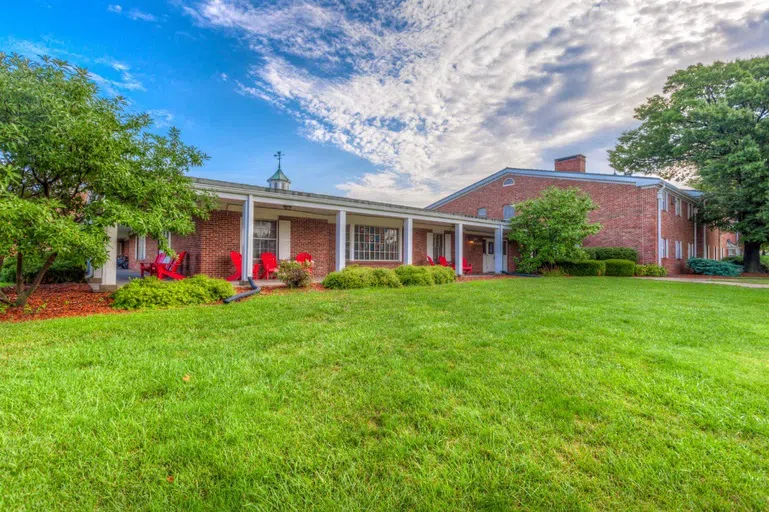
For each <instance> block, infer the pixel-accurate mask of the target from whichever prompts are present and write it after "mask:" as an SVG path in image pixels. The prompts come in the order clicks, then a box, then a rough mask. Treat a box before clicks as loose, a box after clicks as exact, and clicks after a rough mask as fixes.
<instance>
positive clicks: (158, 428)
mask: <svg viewBox="0 0 769 512" xmlns="http://www.w3.org/2000/svg"><path fill="white" fill-rule="evenodd" d="M768 312H769V291H767V290H762V289H746V288H737V287H728V286H702V285H698V284H690V283H674V282H659V281H644V280H638V279H624V280H623V279H617V278H573V279H564V278H561V279H558V278H554V279H510V280H495V281H479V282H470V283H461V284H453V285H445V286H443V287H435V288H411V289H403V290H378V291H370V290H360V291H352V292H329V293H297V294H287V295H273V296H269V297H257V298H255V299H253V300H251V301H248V302H244V303H240V304H233V305H230V306H213V307H212V306H209V307H197V308H189V309H184V310H173V311H156V312H147V313H138V314H130V315H105V316H95V317H89V318H74V319H61V320H51V321H42V322H28V323H22V324H5V325H3V324H0V509H4V510H7V509H22V508H26V509H30V510H35V509H37V510H51V509H59V510H73V509H94V508H104V509H154V510H167V509H170V508H182V509H211V510H225V509H241V508H249V507H250V508H254V509H271V508H280V509H290V510H304V509H306V508H320V509H333V510H357V509H362V508H369V509H420V510H447V509H456V508H464V509H501V510H507V509H510V508H524V507H525V508H539V509H549V510H550V509H553V508H557V509H591V508H600V509H614V510H629V509H657V508H665V509H726V508H737V509H763V510H766V509H767V508H769V498H768V496H769V322H767V320H769V314H768Z"/></svg>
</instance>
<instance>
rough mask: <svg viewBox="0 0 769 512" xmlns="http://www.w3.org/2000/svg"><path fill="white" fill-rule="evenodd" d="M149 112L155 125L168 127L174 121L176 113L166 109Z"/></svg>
mask: <svg viewBox="0 0 769 512" xmlns="http://www.w3.org/2000/svg"><path fill="white" fill-rule="evenodd" d="M147 113H148V114H149V115H150V116H151V117H152V120H153V121H154V122H155V126H157V127H158V128H168V127H169V126H171V124H172V123H173V121H174V115H173V114H172V113H171V112H169V111H168V110H166V109H162V108H160V109H155V110H150V111H149V112H147Z"/></svg>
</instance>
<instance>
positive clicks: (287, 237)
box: [278, 220, 291, 260]
mask: <svg viewBox="0 0 769 512" xmlns="http://www.w3.org/2000/svg"><path fill="white" fill-rule="evenodd" d="M278 259H280V260H289V259H291V221H289V220H279V221H278Z"/></svg>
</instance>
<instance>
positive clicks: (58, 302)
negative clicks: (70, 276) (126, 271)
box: [0, 283, 124, 322]
mask: <svg viewBox="0 0 769 512" xmlns="http://www.w3.org/2000/svg"><path fill="white" fill-rule="evenodd" d="M3 292H4V293H5V294H6V295H8V296H9V297H10V298H11V300H13V299H15V298H16V294H15V293H14V291H13V287H10V288H4V289H3ZM111 304H112V298H110V294H108V293H95V292H93V291H91V288H90V287H89V286H88V285H87V284H85V283H67V284H43V285H40V288H38V289H37V290H36V291H35V293H33V294H32V296H31V297H30V298H29V301H27V305H26V306H24V307H21V308H17V307H3V306H5V305H4V304H2V305H0V322H26V321H29V320H44V319H47V318H62V317H69V316H88V315H95V314H97V313H124V311H120V310H117V309H112V307H110V306H111Z"/></svg>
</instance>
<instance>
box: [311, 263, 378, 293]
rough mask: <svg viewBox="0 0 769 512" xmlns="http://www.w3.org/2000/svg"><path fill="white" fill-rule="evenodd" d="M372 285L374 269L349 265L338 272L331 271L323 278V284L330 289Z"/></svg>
mask: <svg viewBox="0 0 769 512" xmlns="http://www.w3.org/2000/svg"><path fill="white" fill-rule="evenodd" d="M373 285H374V269H372V268H369V267H359V266H357V265H350V266H349V267H345V268H344V269H343V270H341V271H338V272H331V273H330V274H328V275H327V276H326V278H325V279H323V286H324V287H325V288H330V289H332V290H351V289H354V288H369V287H371V286H373Z"/></svg>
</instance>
